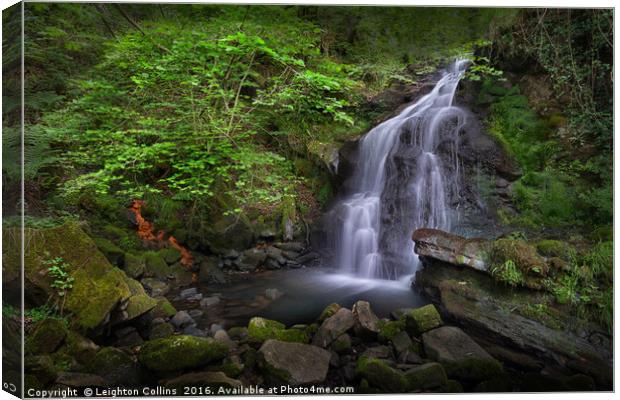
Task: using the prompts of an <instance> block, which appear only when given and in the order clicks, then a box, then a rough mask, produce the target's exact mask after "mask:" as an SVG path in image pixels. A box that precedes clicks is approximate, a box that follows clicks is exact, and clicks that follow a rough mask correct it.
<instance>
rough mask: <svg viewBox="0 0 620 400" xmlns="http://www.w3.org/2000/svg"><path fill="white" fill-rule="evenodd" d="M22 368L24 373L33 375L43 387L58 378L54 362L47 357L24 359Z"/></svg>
mask: <svg viewBox="0 0 620 400" xmlns="http://www.w3.org/2000/svg"><path fill="white" fill-rule="evenodd" d="M24 368H25V372H26V373H28V374H32V375H34V376H35V377H36V378H37V379H38V380H39V382H40V383H41V384H43V385H47V384H49V383H51V382H54V381H55V380H56V377H57V376H58V372H57V370H56V367H55V366H54V361H53V360H52V358H51V357H50V356H48V355H44V356H28V357H25V358H24Z"/></svg>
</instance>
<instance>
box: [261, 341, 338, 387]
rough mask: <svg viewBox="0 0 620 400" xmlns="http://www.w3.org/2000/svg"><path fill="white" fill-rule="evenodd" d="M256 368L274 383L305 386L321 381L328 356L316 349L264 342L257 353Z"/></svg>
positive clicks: (299, 345) (306, 346)
mask: <svg viewBox="0 0 620 400" xmlns="http://www.w3.org/2000/svg"><path fill="white" fill-rule="evenodd" d="M259 354H260V356H261V361H260V363H259V366H260V368H261V369H262V370H263V372H264V373H265V374H266V375H267V377H268V379H270V380H271V381H273V382H274V383H282V384H290V385H309V384H316V383H321V382H323V381H325V378H326V377H327V371H328V369H329V361H330V358H331V353H330V352H329V351H327V350H325V349H322V348H320V347H316V346H312V345H307V344H301V343H288V342H283V341H279V340H273V339H270V340H267V341H266V342H265V343H263V345H262V346H261V348H260V350H259Z"/></svg>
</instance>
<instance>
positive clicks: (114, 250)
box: [93, 237, 125, 267]
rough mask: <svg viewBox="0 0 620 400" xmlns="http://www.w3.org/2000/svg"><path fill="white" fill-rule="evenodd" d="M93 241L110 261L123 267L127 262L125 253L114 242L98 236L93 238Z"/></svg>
mask: <svg viewBox="0 0 620 400" xmlns="http://www.w3.org/2000/svg"><path fill="white" fill-rule="evenodd" d="M93 242H95V245H97V248H98V249H99V251H101V252H102V253H103V255H104V256H105V257H106V258H107V259H108V261H110V263H111V264H112V265H116V266H118V267H122V266H123V265H124V263H125V253H124V252H123V250H121V248H120V247H118V246H117V245H115V244H114V243H112V242H111V241H110V240H108V239H105V238H101V237H96V238H93Z"/></svg>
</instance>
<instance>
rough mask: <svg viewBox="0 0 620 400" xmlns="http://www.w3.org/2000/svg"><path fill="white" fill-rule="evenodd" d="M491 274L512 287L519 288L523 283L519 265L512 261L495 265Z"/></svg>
mask: <svg viewBox="0 0 620 400" xmlns="http://www.w3.org/2000/svg"><path fill="white" fill-rule="evenodd" d="M489 272H490V273H491V275H492V276H493V277H494V278H495V279H497V280H499V281H500V282H504V283H506V284H508V285H510V286H512V287H515V286H518V285H520V284H521V283H523V274H522V273H521V271H520V270H519V269H518V268H517V265H516V264H515V262H514V261H512V260H507V261H506V262H504V263H503V264H495V265H493V266H492V267H491V268H490V270H489Z"/></svg>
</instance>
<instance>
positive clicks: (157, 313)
mask: <svg viewBox="0 0 620 400" xmlns="http://www.w3.org/2000/svg"><path fill="white" fill-rule="evenodd" d="M156 300H157V304H156V305H155V308H153V317H154V318H160V317H161V318H168V317H173V316H174V315H175V314H176V313H177V309H176V308H174V306H173V305H172V303H170V301H168V299H167V298H165V297H158V298H156Z"/></svg>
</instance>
